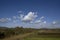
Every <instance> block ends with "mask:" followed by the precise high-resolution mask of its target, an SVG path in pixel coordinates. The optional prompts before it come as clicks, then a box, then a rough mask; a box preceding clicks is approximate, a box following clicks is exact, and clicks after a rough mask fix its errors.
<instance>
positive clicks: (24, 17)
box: [20, 12, 37, 22]
mask: <svg viewBox="0 0 60 40" xmlns="http://www.w3.org/2000/svg"><path fill="white" fill-rule="evenodd" d="M36 17H37V14H35V12H29V13H28V14H27V15H20V19H21V20H22V21H24V22H30V21H32V20H34V19H35V18H36Z"/></svg>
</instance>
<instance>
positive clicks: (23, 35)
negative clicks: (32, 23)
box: [3, 33, 33, 40]
mask: <svg viewBox="0 0 60 40" xmlns="http://www.w3.org/2000/svg"><path fill="white" fill-rule="evenodd" d="M31 34H33V33H26V34H22V35H21V34H20V35H16V36H12V37H9V38H5V39H3V40H21V39H23V38H24V37H26V36H29V35H31Z"/></svg>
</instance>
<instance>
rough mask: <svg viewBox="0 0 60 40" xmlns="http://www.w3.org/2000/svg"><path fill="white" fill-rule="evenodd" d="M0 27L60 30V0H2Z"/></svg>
mask: <svg viewBox="0 0 60 40" xmlns="http://www.w3.org/2000/svg"><path fill="white" fill-rule="evenodd" d="M0 26H7V27H15V26H24V27H32V28H41V27H42V28H60V0H0Z"/></svg>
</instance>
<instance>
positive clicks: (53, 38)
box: [0, 31, 60, 40]
mask: <svg viewBox="0 0 60 40" xmlns="http://www.w3.org/2000/svg"><path fill="white" fill-rule="evenodd" d="M40 33H41V32H40ZM40 33H39V31H35V32H31V33H26V34H19V35H15V36H11V37H8V38H5V39H0V40H60V35H59V34H57V35H55V34H54V35H53V34H44V33H43V35H41V34H42V33H41V34H40Z"/></svg>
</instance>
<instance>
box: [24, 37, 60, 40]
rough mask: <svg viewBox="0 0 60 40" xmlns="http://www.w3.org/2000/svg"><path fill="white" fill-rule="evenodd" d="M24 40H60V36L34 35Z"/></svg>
mask: <svg viewBox="0 0 60 40" xmlns="http://www.w3.org/2000/svg"><path fill="white" fill-rule="evenodd" d="M24 40H60V38H38V37H32V38H25V39H24Z"/></svg>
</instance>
